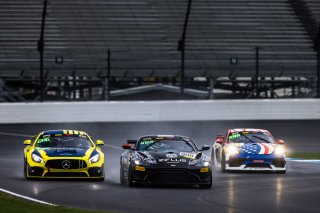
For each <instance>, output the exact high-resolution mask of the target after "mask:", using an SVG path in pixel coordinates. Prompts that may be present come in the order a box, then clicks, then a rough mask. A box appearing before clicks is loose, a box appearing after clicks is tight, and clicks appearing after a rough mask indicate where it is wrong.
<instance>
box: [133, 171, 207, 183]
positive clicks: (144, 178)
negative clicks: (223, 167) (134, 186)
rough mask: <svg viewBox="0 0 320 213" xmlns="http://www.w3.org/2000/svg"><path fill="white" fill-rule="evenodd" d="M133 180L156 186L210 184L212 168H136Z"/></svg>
mask: <svg viewBox="0 0 320 213" xmlns="http://www.w3.org/2000/svg"><path fill="white" fill-rule="evenodd" d="M132 171H133V174H132V175H133V179H134V180H135V182H138V183H154V184H208V183H211V168H210V167H207V168H206V169H203V170H202V172H200V171H201V168H196V169H189V168H150V167H149V168H148V167H145V170H144V171H139V170H136V169H135V168H134V167H133V168H132Z"/></svg>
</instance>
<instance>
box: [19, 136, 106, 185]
mask: <svg viewBox="0 0 320 213" xmlns="http://www.w3.org/2000/svg"><path fill="white" fill-rule="evenodd" d="M24 144H25V145H27V147H26V148H25V149H24V176H25V178H26V179H31V178H91V179H95V180H100V181H103V180H104V176H105V173H104V154H103V152H102V151H101V149H100V146H101V145H103V144H104V143H103V141H102V140H97V141H96V143H94V142H93V141H92V139H91V137H90V136H89V135H88V134H87V133H85V132H83V131H77V130H48V131H44V132H41V133H40V134H39V135H37V136H36V137H35V140H34V141H33V142H32V140H25V141H24Z"/></svg>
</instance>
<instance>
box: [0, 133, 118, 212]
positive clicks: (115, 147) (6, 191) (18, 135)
mask: <svg viewBox="0 0 320 213" xmlns="http://www.w3.org/2000/svg"><path fill="white" fill-rule="evenodd" d="M0 135H9V136H17V137H31V135H24V134H15V133H8V132H0ZM106 146H107V147H110V148H113V149H117V150H122V149H121V148H120V147H117V146H113V145H109V144H106ZM0 191H1V192H5V193H8V194H10V195H13V196H16V197H20V198H23V199H26V200H31V201H34V202H37V203H41V204H46V205H50V206H58V205H56V204H53V203H48V202H45V201H42V200H37V199H34V198H31V197H27V196H24V195H20V194H17V193H14V192H11V191H8V190H5V189H2V188H0Z"/></svg>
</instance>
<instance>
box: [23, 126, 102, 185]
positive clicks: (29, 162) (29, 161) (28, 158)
mask: <svg viewBox="0 0 320 213" xmlns="http://www.w3.org/2000/svg"><path fill="white" fill-rule="evenodd" d="M63 131H64V132H67V133H68V134H81V135H86V136H87V138H88V139H89V140H90V141H91V143H92V145H93V146H92V147H90V148H88V150H87V151H86V152H85V154H84V156H82V157H73V156H57V157H49V156H48V155H47V154H46V152H45V149H43V148H38V147H36V146H35V144H36V141H37V140H38V138H39V137H40V136H41V135H42V134H43V133H44V132H41V133H40V134H39V135H38V136H37V137H36V139H35V140H34V141H33V142H31V145H27V146H26V147H25V149H24V159H25V163H26V164H25V167H26V166H29V167H31V168H33V167H36V168H41V169H43V174H42V175H41V176H34V175H32V176H30V175H29V172H28V169H26V168H25V169H26V172H25V176H26V178H92V179H97V178H99V179H101V178H104V176H105V174H104V172H103V175H102V176H97V177H90V175H89V173H88V170H89V169H90V168H102V170H103V166H104V153H103V152H102V151H101V149H100V147H99V145H103V142H102V141H101V140H98V141H99V142H98V143H97V144H98V146H97V145H96V144H95V143H94V142H93V141H92V139H91V137H90V136H89V135H87V134H86V133H85V132H82V131H77V130H63ZM25 144H26V141H25ZM35 150H37V151H38V153H39V154H40V155H41V158H42V159H43V162H40V163H39V162H35V161H34V160H33V158H32V154H33V152H34V151H35ZM94 150H96V152H97V153H99V155H100V158H99V160H98V161H97V162H95V163H90V162H89V158H90V156H91V154H92V152H93V151H94ZM48 160H82V161H84V162H85V163H86V165H87V166H86V167H85V168H78V169H54V168H47V167H46V166H45V165H46V162H47V161H48ZM79 162H80V161H79ZM79 167H80V166H79ZM48 172H50V173H55V172H58V173H60V174H61V173H64V174H65V176H54V177H52V176H46V174H47V173H48ZM76 172H79V173H85V174H86V175H87V177H78V176H77V177H75V176H68V173H69V174H71V173H73V174H74V173H76Z"/></svg>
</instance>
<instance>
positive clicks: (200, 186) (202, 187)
mask: <svg viewBox="0 0 320 213" xmlns="http://www.w3.org/2000/svg"><path fill="white" fill-rule="evenodd" d="M211 187H212V175H210V182H209V183H206V184H199V188H200V189H211Z"/></svg>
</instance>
